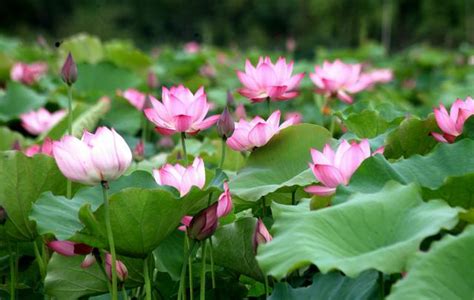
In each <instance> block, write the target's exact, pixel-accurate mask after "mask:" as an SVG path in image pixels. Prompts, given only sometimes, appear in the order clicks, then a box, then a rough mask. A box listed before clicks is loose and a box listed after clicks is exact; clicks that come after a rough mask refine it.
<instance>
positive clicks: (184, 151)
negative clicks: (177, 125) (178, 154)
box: [181, 132, 188, 166]
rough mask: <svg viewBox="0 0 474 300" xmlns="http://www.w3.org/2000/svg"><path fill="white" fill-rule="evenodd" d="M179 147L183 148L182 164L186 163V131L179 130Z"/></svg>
mask: <svg viewBox="0 0 474 300" xmlns="http://www.w3.org/2000/svg"><path fill="white" fill-rule="evenodd" d="M181 147H182V148H183V156H184V164H185V165H186V166H187V165H188V153H187V152H186V133H185V132H181Z"/></svg>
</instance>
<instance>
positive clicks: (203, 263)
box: [200, 240, 207, 300]
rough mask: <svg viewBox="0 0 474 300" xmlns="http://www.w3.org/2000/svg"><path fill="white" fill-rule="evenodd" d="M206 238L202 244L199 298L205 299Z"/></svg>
mask: <svg viewBox="0 0 474 300" xmlns="http://www.w3.org/2000/svg"><path fill="white" fill-rule="evenodd" d="M206 248H207V243H206V240H204V241H203V244H202V251H201V252H202V266H201V297H200V300H205V299H206Z"/></svg>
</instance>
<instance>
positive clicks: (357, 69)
mask: <svg viewBox="0 0 474 300" xmlns="http://www.w3.org/2000/svg"><path fill="white" fill-rule="evenodd" d="M361 69H362V66H361V65H360V64H345V63H343V62H342V61H340V60H339V59H336V60H335V61H334V62H333V63H331V62H328V61H324V63H323V66H322V67H320V66H316V67H315V68H314V71H315V72H314V73H311V74H309V76H310V78H311V80H312V81H313V83H314V84H315V85H316V86H317V87H318V89H317V92H318V93H320V94H323V95H325V96H326V97H338V98H339V99H341V100H342V101H343V102H345V103H348V104H351V103H352V101H353V99H352V97H351V96H350V95H349V94H348V93H350V94H354V93H358V92H360V91H362V90H364V89H365V88H367V83H366V82H365V80H364V81H362V80H360V79H361Z"/></svg>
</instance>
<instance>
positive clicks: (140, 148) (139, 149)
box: [133, 140, 145, 161]
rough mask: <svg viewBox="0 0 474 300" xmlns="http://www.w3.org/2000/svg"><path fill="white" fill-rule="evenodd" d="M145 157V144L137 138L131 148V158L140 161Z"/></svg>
mask: <svg viewBox="0 0 474 300" xmlns="http://www.w3.org/2000/svg"><path fill="white" fill-rule="evenodd" d="M144 158H145V144H144V143H143V140H139V141H138V143H137V144H136V145H135V148H134V149H133V159H134V160H135V161H142V160H143V159H144Z"/></svg>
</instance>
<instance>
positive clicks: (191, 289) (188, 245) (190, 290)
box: [184, 234, 194, 300]
mask: <svg viewBox="0 0 474 300" xmlns="http://www.w3.org/2000/svg"><path fill="white" fill-rule="evenodd" d="M184 239H185V242H186V249H188V251H189V250H190V248H191V247H190V246H191V245H190V243H189V238H188V235H187V234H186V235H185V236H184ZM188 271H189V299H191V300H193V299H194V293H193V290H194V287H193V258H192V256H191V255H188Z"/></svg>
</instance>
